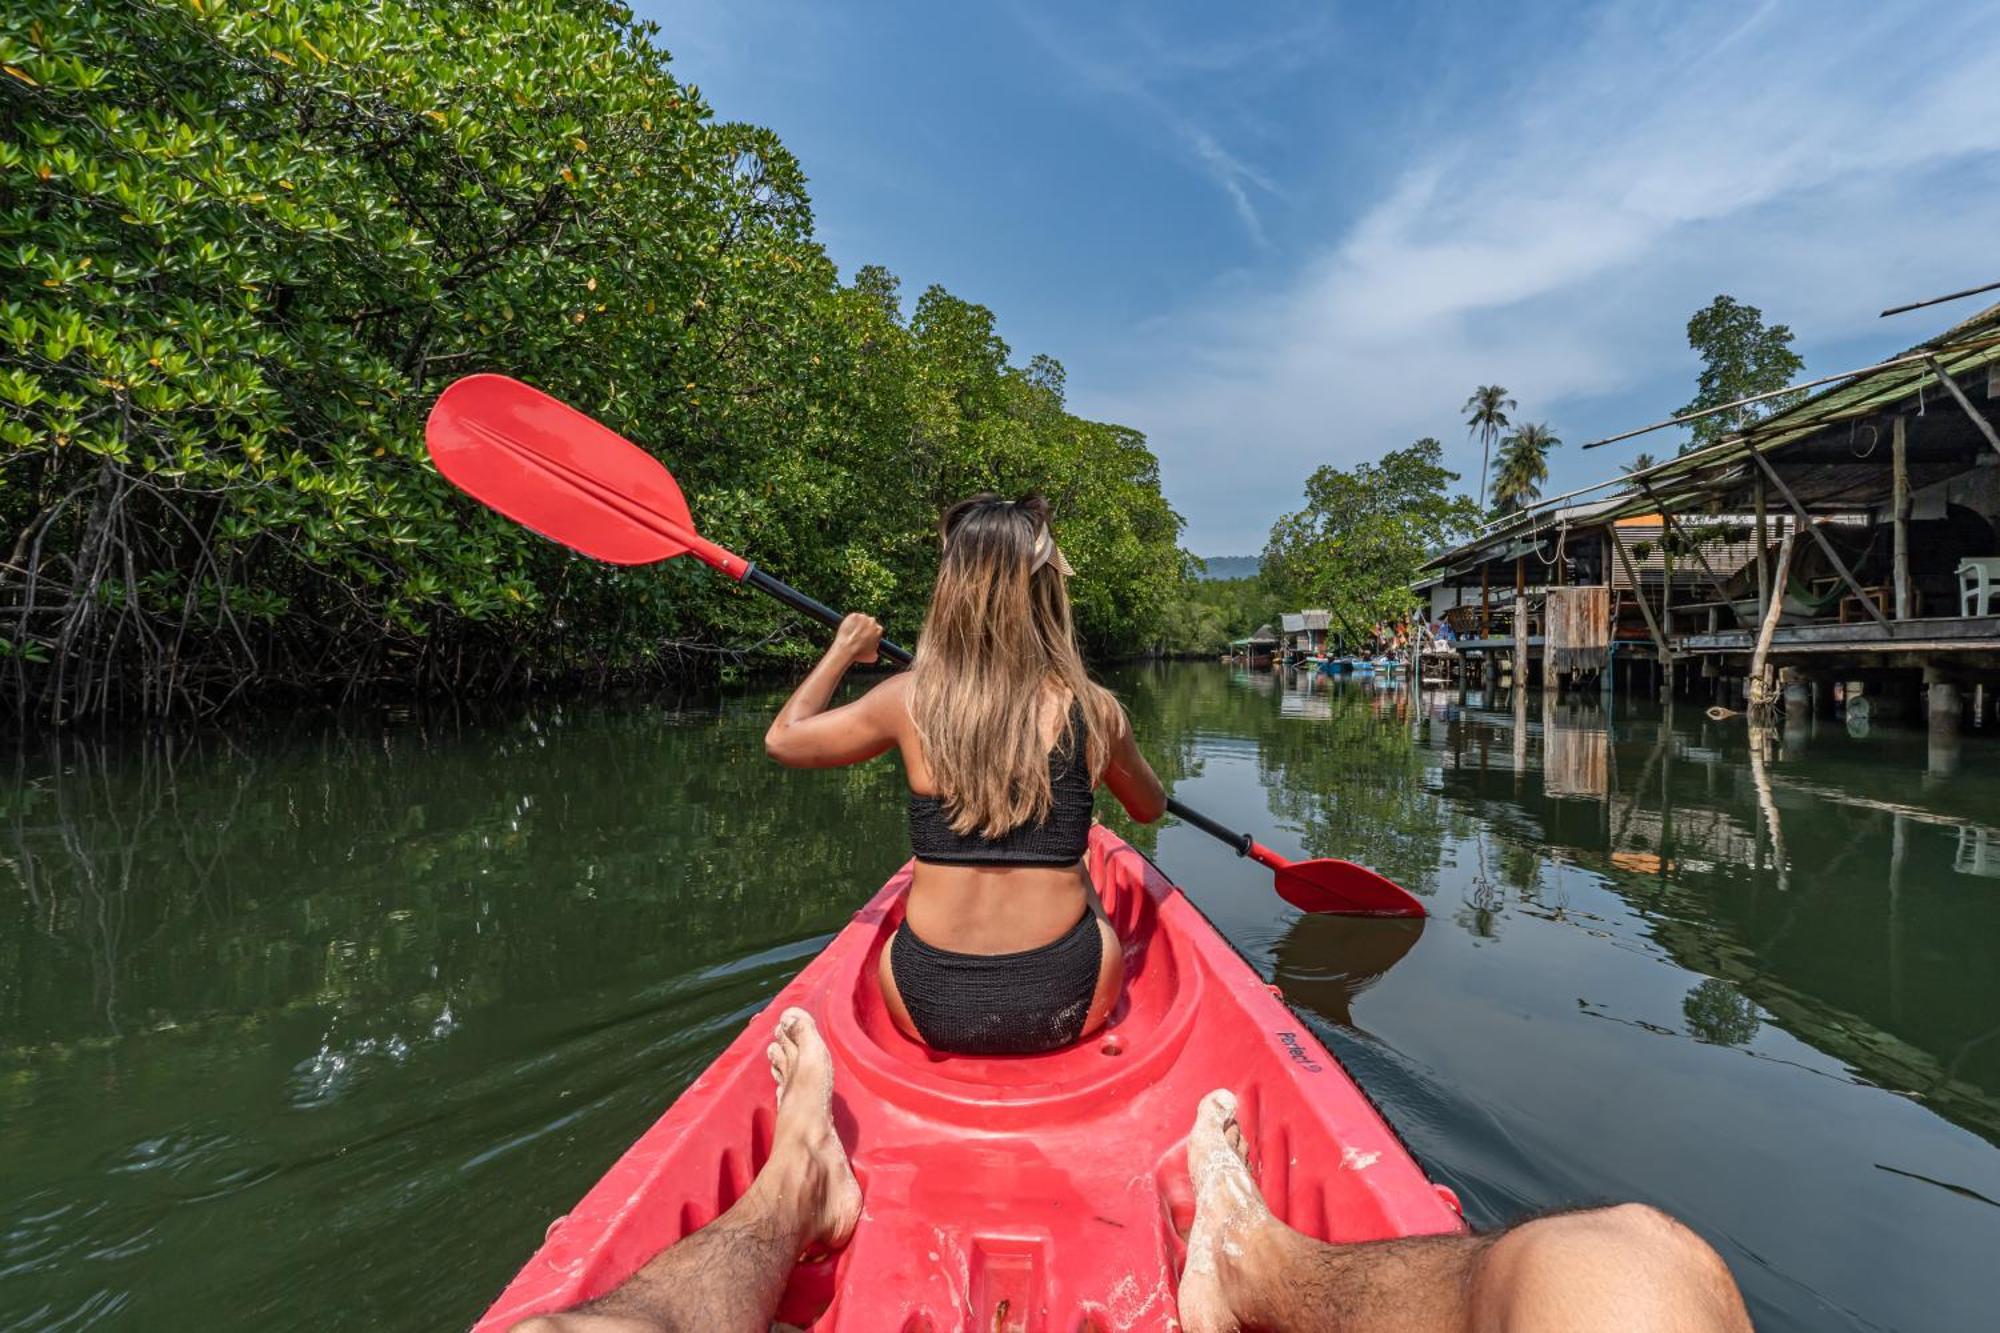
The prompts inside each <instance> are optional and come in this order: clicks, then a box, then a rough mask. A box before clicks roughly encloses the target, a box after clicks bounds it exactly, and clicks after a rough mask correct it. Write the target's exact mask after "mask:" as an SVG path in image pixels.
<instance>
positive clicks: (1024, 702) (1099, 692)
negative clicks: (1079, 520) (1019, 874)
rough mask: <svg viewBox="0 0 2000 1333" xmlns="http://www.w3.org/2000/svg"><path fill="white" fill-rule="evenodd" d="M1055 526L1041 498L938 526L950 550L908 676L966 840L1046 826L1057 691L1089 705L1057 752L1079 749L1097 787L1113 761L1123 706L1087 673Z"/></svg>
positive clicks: (971, 510)
mask: <svg viewBox="0 0 2000 1333" xmlns="http://www.w3.org/2000/svg"><path fill="white" fill-rule="evenodd" d="M1048 522H1049V506H1048V502H1047V501H1046V500H1044V499H1043V498H1042V497H1041V496H1039V495H1032V494H1031V495H1027V496H1024V497H1022V498H1021V499H1019V500H1003V499H1001V498H1000V497H999V496H997V495H991V494H985V495H975V496H973V497H972V498H971V499H969V500H963V501H960V502H959V503H958V504H955V505H953V506H952V507H951V508H950V509H949V510H947V511H946V512H945V515H944V519H943V521H942V522H941V523H940V524H939V535H940V537H941V538H942V540H943V543H944V553H943V558H942V560H941V561H940V562H939V565H938V577H937V586H936V588H935V589H933V590H932V592H931V604H930V609H929V611H928V612H926V613H925V615H924V628H923V632H922V635H921V637H919V638H918V640H917V652H916V661H915V662H914V663H913V664H912V666H911V669H910V715H911V717H912V718H913V719H914V720H915V722H916V727H917V735H918V736H919V737H920V738H921V739H922V741H923V744H924V758H925V759H926V760H928V761H929V763H930V770H931V776H932V779H933V780H934V781H935V783H936V784H937V790H938V795H939V797H940V798H942V800H943V802H944V810H945V813H946V815H947V816H948V817H949V818H950V820H951V827H952V831H953V832H955V833H957V834H959V835H960V836H961V837H963V836H966V835H968V834H971V833H974V832H977V833H979V834H982V835H984V836H985V837H988V838H997V837H1000V836H1002V835H1004V834H1006V833H1008V832H1009V831H1011V830H1013V829H1015V828H1018V827H1020V826H1021V825H1022V824H1026V823H1029V822H1031V821H1034V820H1039V819H1043V818H1045V817H1047V815H1048V813H1049V807H1050V805H1051V803H1052V802H1053V800H1054V796H1053V793H1052V792H1051V791H1050V788H1049V750H1048V748H1047V747H1046V746H1044V745H1043V743H1042V701H1043V699H1044V696H1045V695H1046V693H1047V690H1048V687H1049V686H1050V685H1058V686H1061V687H1062V688H1063V689H1065V690H1066V691H1068V693H1069V695H1070V697H1071V698H1073V699H1075V700H1077V701H1078V702H1080V703H1081V704H1082V705H1083V712H1082V718H1083V734H1082V735H1081V736H1077V735H1073V734H1067V733H1068V726H1067V722H1066V723H1065V734H1063V735H1060V736H1059V737H1058V739H1057V742H1056V743H1057V744H1058V745H1064V744H1068V745H1072V746H1073V745H1077V744H1079V743H1080V744H1082V745H1083V747H1084V751H1083V752H1084V754H1085V757H1086V759H1087V761H1088V763H1089V765H1090V774H1091V777H1092V778H1093V779H1095V778H1097V777H1098V776H1100V775H1101V774H1102V773H1103V772H1104V766H1105V763H1106V762H1107V760H1108V759H1109V757H1110V751H1111V737H1112V735H1113V734H1114V731H1115V729H1116V727H1117V723H1118V718H1119V706H1118V701H1117V700H1116V699H1115V698H1113V697H1112V696H1111V693H1110V692H1109V691H1108V690H1105V689H1102V688H1100V687H1099V686H1097V685H1095V684H1093V683H1092V682H1091V680H1090V677H1089V676H1088V674H1087V673H1086V672H1085V670H1084V666H1083V656H1082V654H1081V653H1079V652H1078V651H1077V646H1076V631H1075V628H1074V626H1073V624H1072V623H1071V620H1070V610H1069V591H1068V589H1067V588H1065V587H1064V586H1063V577H1064V571H1065V570H1066V568H1067V566H1066V565H1064V563H1063V561H1062V558H1061V556H1060V554H1059V553H1058V552H1056V551H1055V548H1054V539H1053V538H1052V537H1049V536H1048V535H1047V530H1048Z"/></svg>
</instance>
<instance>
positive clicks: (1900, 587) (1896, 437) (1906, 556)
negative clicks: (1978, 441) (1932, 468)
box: [1889, 412, 1910, 620]
mask: <svg viewBox="0 0 2000 1333" xmlns="http://www.w3.org/2000/svg"><path fill="white" fill-rule="evenodd" d="M1909 420H1910V419H1909V418H1908V417H1907V416H1905V415H1903V414H1902V413H1901V412H1898V413H1897V414H1896V423H1895V427H1894V433H1893V435H1892V441H1893V442H1892V443H1891V445H1890V448H1889V459H1890V467H1891V472H1892V477H1893V485H1892V489H1891V491H1890V497H1891V498H1890V505H1891V508H1892V509H1893V511H1894V515H1895V520H1896V564H1895V579H1896V619H1898V620H1908V619H1909V618H1910V448H1909V445H1910V441H1909V430H1908V425H1909Z"/></svg>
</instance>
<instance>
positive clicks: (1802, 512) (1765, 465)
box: [1750, 449, 1896, 638]
mask: <svg viewBox="0 0 2000 1333" xmlns="http://www.w3.org/2000/svg"><path fill="white" fill-rule="evenodd" d="M1750 457H1751V458H1752V459H1754V460H1756V463H1757V466H1758V467H1760V468H1762V469H1764V475H1765V476H1767V477H1769V478H1770V479H1771V484H1772V485H1773V486H1776V487H1777V488H1778V494H1779V495H1781V496H1783V497H1784V499H1785V503H1786V504H1787V505H1789V506H1790V507H1791V511H1792V514H1793V515H1794V516H1795V517H1796V518H1797V519H1798V521H1799V526H1800V527H1802V528H1804V529H1805V530H1806V531H1807V532H1809V533H1811V534H1812V537H1813V540H1814V541H1816V542H1818V543H1819V549H1820V553H1821V554H1822V555H1824V556H1825V557H1826V559H1827V563H1829V564H1831V565H1832V566H1833V571H1834V573H1836V574H1838V575H1840V581H1841V582H1842V583H1845V584H1846V585H1847V590H1848V591H1849V592H1851V593H1853V594H1854V596H1855V598H1856V599H1857V600H1858V601H1860V603H1861V606H1862V609H1864V610H1866V611H1867V612H1868V614H1869V615H1870V616H1872V617H1873V618H1874V620H1875V623H1876V624H1878V625H1880V626H1881V627H1882V633H1883V634H1885V635H1887V636H1889V637H1890V638H1894V637H1895V634H1896V631H1895V630H1893V629H1891V628H1890V627H1889V619H1888V617H1887V616H1884V615H1883V614H1882V608H1881V607H1879V606H1877V605H1875V599H1874V598H1872V597H1870V596H1869V595H1868V594H1867V593H1865V592H1863V591H1862V590H1861V584H1860V583H1859V582H1857V581H1856V580H1855V577H1854V571H1853V570H1851V569H1849V568H1848V567H1847V562H1846V561H1845V560H1842V559H1841V558H1840V552H1838V551H1836V550H1834V549H1833V543H1832V542H1830V541H1828V540H1827V539H1826V534H1825V533H1823V532H1821V531H1820V530H1819V528H1818V527H1816V526H1815V525H1814V524H1813V521H1812V515H1810V514H1808V513H1807V512H1806V507H1805V506H1804V505H1802V504H1800V503H1799V497H1798V496H1796V495H1793V494H1792V488H1791V487H1789V486H1787V485H1785V479H1784V478H1783V477H1781V476H1779V475H1778V470H1777V469H1776V468H1774V467H1772V466H1771V462H1770V460H1769V459H1767V458H1765V457H1764V455H1762V454H1760V453H1758V452H1757V451H1756V450H1755V449H1752V450H1751V451H1750Z"/></svg>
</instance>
